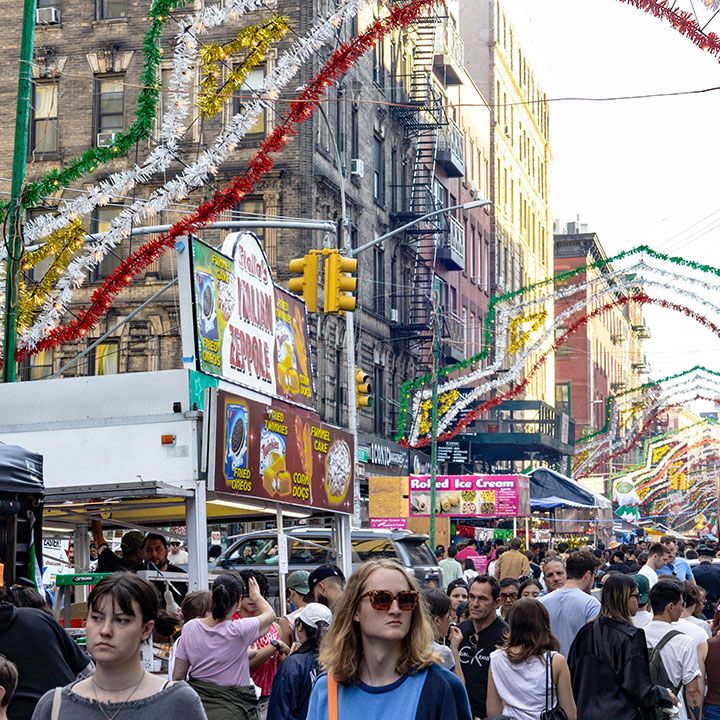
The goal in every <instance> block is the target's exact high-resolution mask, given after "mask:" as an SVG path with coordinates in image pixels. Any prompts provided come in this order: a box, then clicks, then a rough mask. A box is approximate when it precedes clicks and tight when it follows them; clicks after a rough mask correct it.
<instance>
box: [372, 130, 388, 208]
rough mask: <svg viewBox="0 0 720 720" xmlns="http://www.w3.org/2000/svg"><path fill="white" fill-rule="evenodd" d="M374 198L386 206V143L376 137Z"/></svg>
mask: <svg viewBox="0 0 720 720" xmlns="http://www.w3.org/2000/svg"><path fill="white" fill-rule="evenodd" d="M373 158H374V167H373V198H374V199H375V202H377V203H379V204H380V205H384V204H385V141H384V140H383V139H382V138H381V137H380V136H379V135H375V136H374V153H373Z"/></svg>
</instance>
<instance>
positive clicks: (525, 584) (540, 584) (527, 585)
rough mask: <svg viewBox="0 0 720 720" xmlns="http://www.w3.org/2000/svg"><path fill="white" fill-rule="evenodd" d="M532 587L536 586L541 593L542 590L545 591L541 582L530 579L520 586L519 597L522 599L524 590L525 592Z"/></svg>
mask: <svg viewBox="0 0 720 720" xmlns="http://www.w3.org/2000/svg"><path fill="white" fill-rule="evenodd" d="M531 585H534V586H535V587H536V588H538V590H540V592H542V589H543V586H542V583H541V582H540V581H539V580H536V579H535V578H529V579H528V580H526V581H525V582H524V583H523V584H522V585H521V586H520V589H519V590H518V595H519V596H520V597H522V594H523V590H525V589H526V588H529V587H530V586H531Z"/></svg>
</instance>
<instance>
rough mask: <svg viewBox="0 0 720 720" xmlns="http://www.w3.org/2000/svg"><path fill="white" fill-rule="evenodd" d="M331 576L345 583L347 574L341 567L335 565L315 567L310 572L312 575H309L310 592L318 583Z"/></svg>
mask: <svg viewBox="0 0 720 720" xmlns="http://www.w3.org/2000/svg"><path fill="white" fill-rule="evenodd" d="M331 577H334V578H337V579H338V580H339V581H340V582H341V583H343V584H344V583H345V576H344V575H343V574H342V571H341V570H340V568H339V567H337V566H335V565H321V566H320V567H317V568H315V569H314V570H313V571H312V572H311V573H310V577H308V593H311V592H312V591H313V590H314V589H315V586H316V585H317V584H318V583H321V582H322V581H323V580H327V579H328V578H331Z"/></svg>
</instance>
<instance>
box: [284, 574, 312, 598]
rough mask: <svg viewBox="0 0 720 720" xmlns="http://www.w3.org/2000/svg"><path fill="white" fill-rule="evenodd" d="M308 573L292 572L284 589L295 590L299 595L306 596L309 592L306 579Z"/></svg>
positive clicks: (308, 575)
mask: <svg viewBox="0 0 720 720" xmlns="http://www.w3.org/2000/svg"><path fill="white" fill-rule="evenodd" d="M309 577H310V573H309V572H308V571H307V570H293V571H292V572H291V573H290V574H289V575H288V576H287V580H286V581H285V587H286V588H287V589H288V590H295V591H296V592H298V593H299V594H300V595H307V594H308V593H309V592H310V589H309V588H308V578H309Z"/></svg>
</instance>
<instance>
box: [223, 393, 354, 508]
mask: <svg viewBox="0 0 720 720" xmlns="http://www.w3.org/2000/svg"><path fill="white" fill-rule="evenodd" d="M353 457H354V448H353V440H352V435H350V434H349V433H347V432H345V431H343V430H340V429H339V428H336V427H333V426H331V425H326V424H325V423H323V422H320V419H319V418H318V416H317V415H316V414H315V413H311V412H308V411H305V410H302V409H300V408H296V407H292V406H290V405H287V404H285V403H282V402H280V401H277V400H273V401H272V402H271V404H269V405H264V404H263V403H260V402H255V401H253V400H248V399H246V398H242V397H239V396H236V395H232V394H230V393H227V392H224V391H222V390H221V391H218V394H217V423H216V428H215V449H214V481H215V485H214V489H215V490H216V491H218V492H229V493H232V494H234V495H242V496H244V497H248V498H263V499H267V500H275V501H277V502H284V503H291V504H295V505H302V506H304V507H309V508H316V509H322V510H333V511H335V512H342V513H351V512H352V511H353V497H352V486H353Z"/></svg>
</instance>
